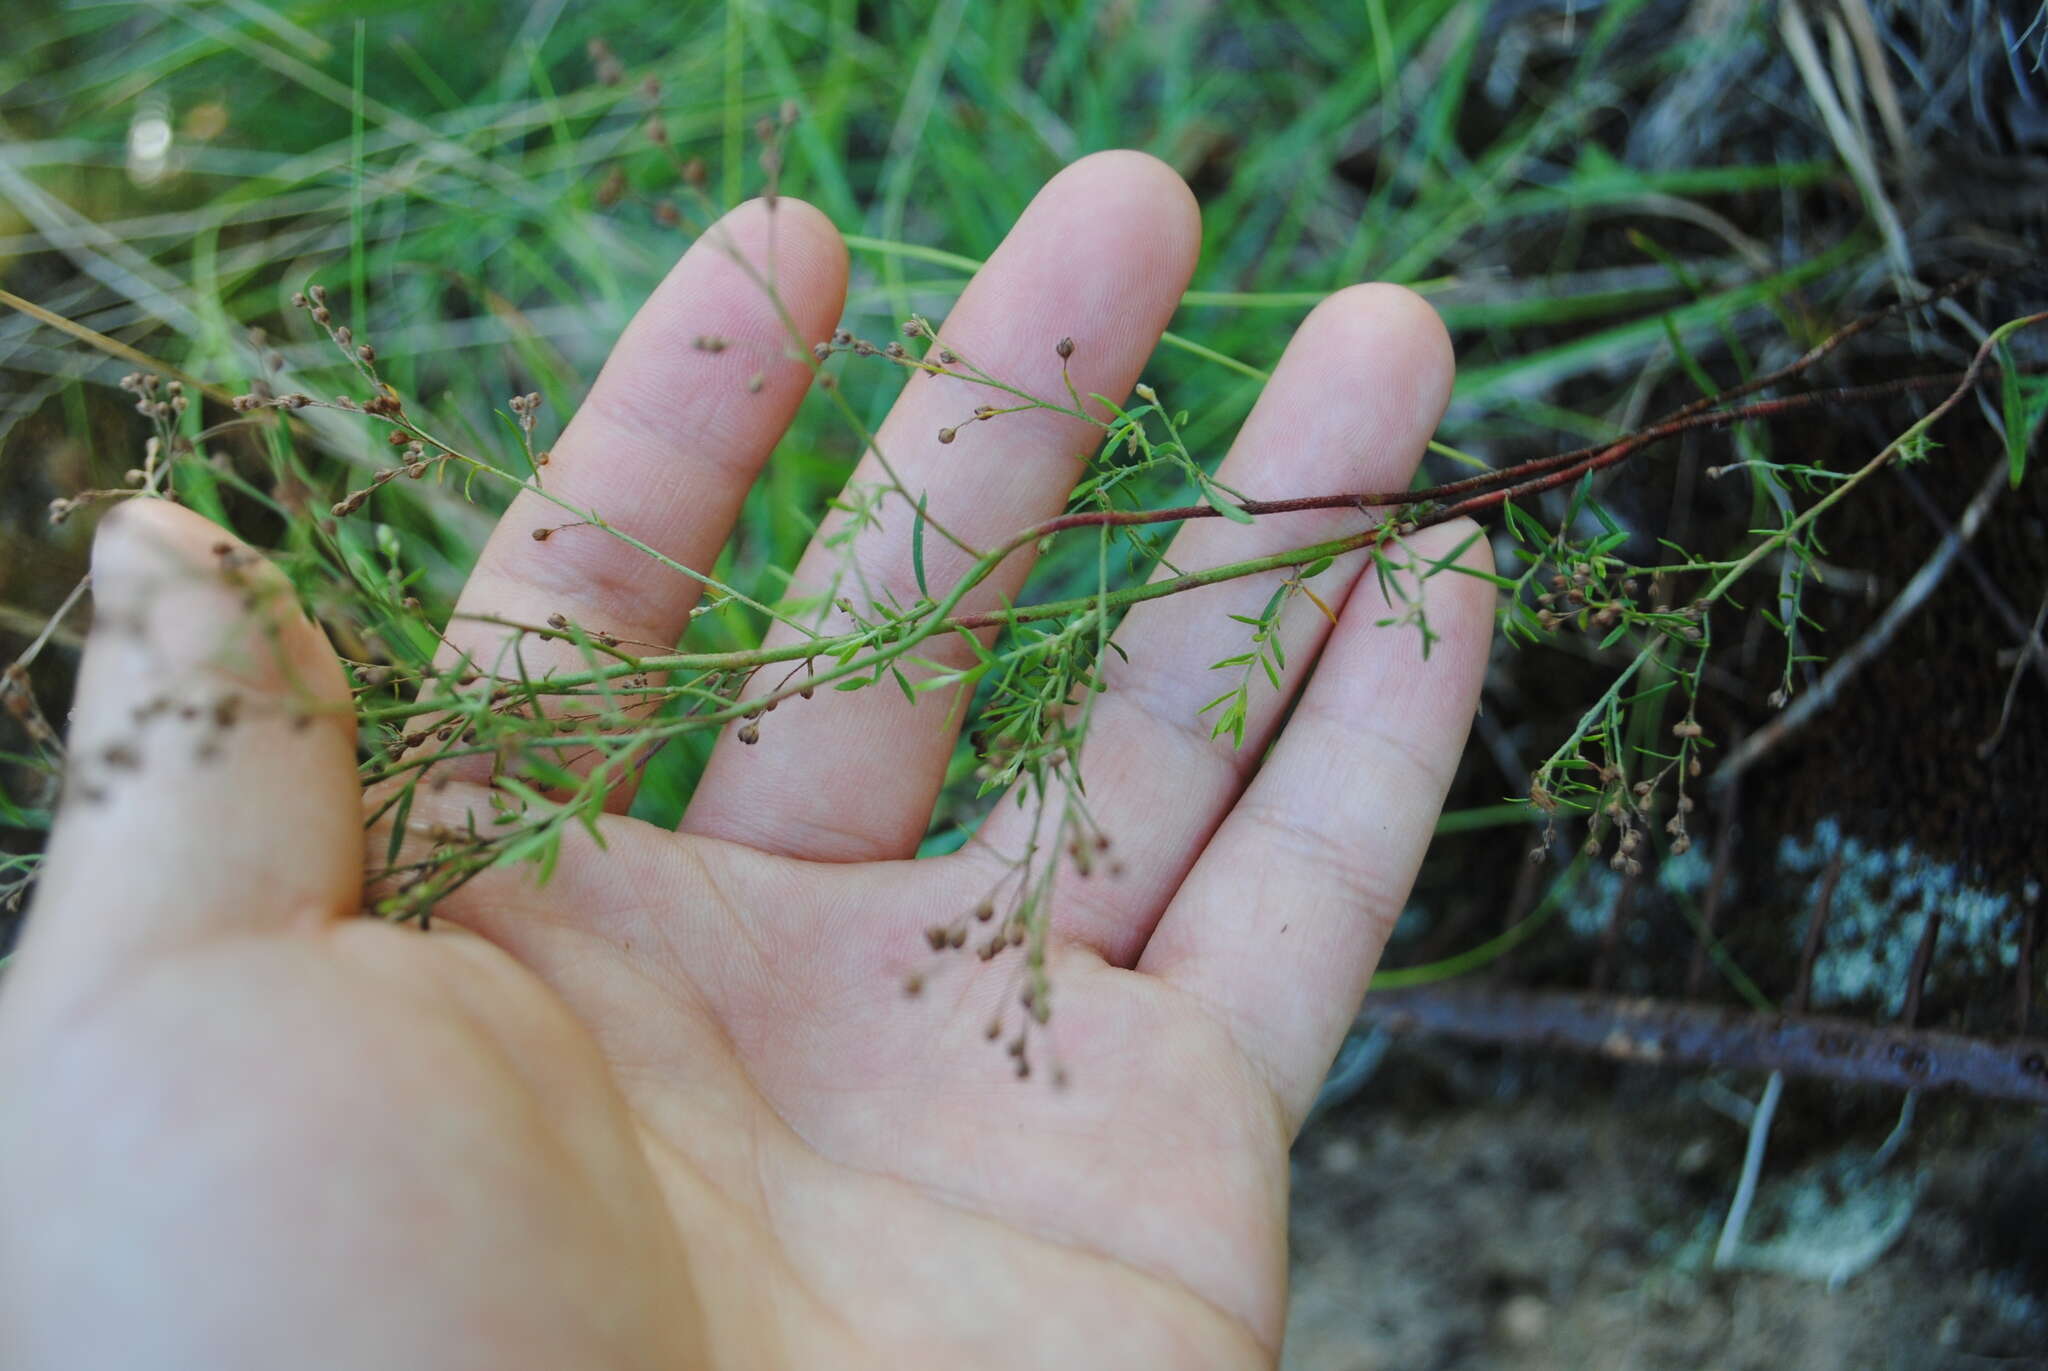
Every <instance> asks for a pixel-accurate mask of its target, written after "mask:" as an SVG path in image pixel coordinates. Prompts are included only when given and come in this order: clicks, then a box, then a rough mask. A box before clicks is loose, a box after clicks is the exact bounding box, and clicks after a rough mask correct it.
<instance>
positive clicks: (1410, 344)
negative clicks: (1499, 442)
mask: <svg viewBox="0 0 2048 1371" xmlns="http://www.w3.org/2000/svg"><path fill="white" fill-rule="evenodd" d="M1296 338H1297V339H1299V340H1302V341H1303V342H1306V343H1307V344H1308V346H1309V347H1311V348H1313V349H1314V350H1316V351H1318V352H1320V353H1323V354H1325V355H1327V356H1329V357H1331V358H1333V359H1335V360H1336V361H1338V362H1339V363H1340V364H1343V363H1353V362H1356V361H1359V360H1363V361H1365V362H1366V364H1367V365H1368V366H1369V367H1370V368H1372V369H1373V371H1374V372H1375V373H1376V374H1375V375H1373V376H1372V377H1371V378H1370V379H1371V380H1373V381H1374V383H1375V384H1377V385H1379V386H1381V387H1382V388H1384V389H1387V390H1388V391H1389V392H1390V394H1391V395H1392V397H1393V398H1394V400H1395V402H1396V403H1398V404H1399V405H1401V406H1402V407H1403V408H1405V409H1406V410H1408V411H1409V412H1412V413H1415V414H1420V415H1425V416H1427V417H1428V420H1429V423H1430V425H1431V427H1434V426H1435V424H1436V421H1437V420H1438V419H1440V418H1442V417H1443V412H1444V409H1445V407H1446V406H1448V405H1449V404H1450V401H1451V382H1452V381H1453V380H1454V379H1455V378H1456V375H1457V357H1456V353H1455V352H1454V351H1453V349H1452V347H1451V335H1450V331H1449V330H1448V329H1446V328H1445V327H1444V321H1443V316H1442V315H1440V314H1438V313H1437V312H1436V308H1435V306H1433V305H1431V304H1430V303H1429V301H1427V300H1425V299H1423V298H1422V297H1421V296H1420V295H1417V294H1416V293H1415V292H1414V291H1412V290H1409V289H1408V288H1407V287H1406V286H1397V285H1391V284H1389V283H1387V282H1384V281H1369V282H1365V283H1362V284H1359V285H1352V286H1345V287H1344V288H1343V289H1341V290H1338V291H1334V292H1332V293H1331V294H1330V295H1328V296H1327V297H1325V298H1324V299H1323V300H1321V301H1320V302H1319V303H1318V304H1317V305H1316V307H1315V308H1314V309H1313V310H1311V311H1309V315H1308V318H1306V319H1304V320H1303V321H1302V324H1301V328H1300V329H1299V330H1297V332H1296ZM1289 350H1290V351H1292V350H1293V348H1291V347H1290V349H1289ZM1354 379H1364V378H1357V377H1354Z"/></svg>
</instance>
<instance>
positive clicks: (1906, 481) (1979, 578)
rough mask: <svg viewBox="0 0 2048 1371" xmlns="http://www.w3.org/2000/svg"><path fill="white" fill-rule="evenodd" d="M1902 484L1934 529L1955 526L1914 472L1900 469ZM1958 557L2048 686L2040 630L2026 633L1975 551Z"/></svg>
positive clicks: (2046, 655)
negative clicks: (1930, 496) (1929, 495)
mask: <svg viewBox="0 0 2048 1371" xmlns="http://www.w3.org/2000/svg"><path fill="white" fill-rule="evenodd" d="M1899 484H1900V485H1902V486H1904V487H1905V488H1906V493H1907V494H1908V495H1910V496H1912V497H1913V503H1915V504H1917V505H1919V506H1920V512H1921V513H1923V514H1925V515H1926V516H1927V521H1928V522H1929V523H1931V524H1933V525H1934V526H1935V528H1937V529H1939V530H1940V531H1941V532H1943V533H1947V532H1948V531H1949V530H1950V529H1951V528H1953V527H1954V525H1953V524H1951V523H1949V521H1948V516H1947V515H1945V514H1943V513H1942V512H1941V509H1940V507H1939V506H1937V505H1936V504H1935V503H1934V501H1933V500H1932V499H1930V498H1928V494H1927V488H1926V486H1925V485H1924V484H1923V483H1922V482H1921V481H1920V480H1919V479H1918V478H1917V477H1915V476H1914V475H1913V473H1912V472H1910V471H1906V470H1904V469H1903V468H1902V469H1901V470H1900V471H1899ZM1958 556H1959V557H1960V560H1961V561H1962V564H1963V570H1964V571H1965V572H1967V573H1969V577H1970V579H1971V580H1972V581H1974V582H1976V584H1977V593H1978V594H1980V595H1982V596H1983V597H1984V603H1985V604H1987V605H1989V606H1991V611H1992V613H1994V614H1996V615H1997V616H1998V621H1999V622H2000V623H2002V624H2004V625H2005V631H2006V632H2008V633H2010V634H2012V636H2013V637H2015V638H2017V639H2019V642H2020V656H2022V657H2023V658H2026V659H2028V660H2030V661H2032V662H2033V664H2034V672H2035V674H2036V675H2038V676H2039V677H2040V678H2041V681H2042V683H2043V684H2044V685H2048V646H2043V645H2042V642H2041V635H2040V631H2039V630H2038V629H2037V630H2035V632H2034V633H2032V634H2029V633H2028V632H2027V621H2026V620H2024V619H2022V618H2020V612H2019V611H2018V610H2016V609H2014V608H2013V607H2012V601H2010V600H2008V599H2006V598H2005V592H2004V591H2003V590H2001V589H2000V588H1999V585H1998V582H1996V581H1994V580H1992V579H1991V577H1990V575H1989V574H1988V573H1987V572H1986V571H1985V570H1984V564H1983V563H1982V562H1981V561H1979V560H1978V559H1977V554H1976V553H1974V552H1972V551H1971V550H1970V549H1969V548H1964V549H1963V550H1962V552H1961V553H1960V554H1958Z"/></svg>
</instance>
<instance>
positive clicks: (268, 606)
mask: <svg viewBox="0 0 2048 1371" xmlns="http://www.w3.org/2000/svg"><path fill="white" fill-rule="evenodd" d="M92 588H93V613H94V635H93V636H94V637H95V638H96V639H98V640H100V641H101V644H102V646H101V647H100V651H101V652H102V653H106V652H117V649H116V648H115V647H114V645H113V643H112V642H109V641H108V640H110V639H113V640H119V641H120V642H122V643H125V645H126V650H125V652H117V655H124V656H133V657H134V659H135V660H134V665H135V666H136V667H137V668H138V669H139V670H141V671H142V672H143V675H144V678H145V679H155V680H160V681H169V680H173V679H176V678H179V677H181V676H183V675H185V674H187V673H190V672H194V671H199V672H205V673H209V674H214V675H218V676H221V677H223V678H227V679H230V680H232V681H233V682H234V683H235V684H236V685H237V686H239V687H241V688H244V689H250V690H256V691H260V692H265V693H281V694H287V695H295V696H298V697H299V698H300V707H303V708H306V709H308V710H309V711H310V712H311V713H312V714H313V716H314V717H315V718H316V719H319V718H321V717H322V716H326V717H327V718H329V719H331V720H332V721H333V722H334V724H335V725H336V726H337V727H338V728H339V729H340V731H341V732H343V733H344V734H345V735H346V736H347V737H348V738H349V739H350V740H351V747H352V746H353V738H354V727H353V724H352V723H351V722H350V721H349V719H348V717H347V715H346V711H345V709H344V708H343V707H344V706H345V705H346V703H347V700H348V688H347V682H346V681H345V680H344V679H343V677H342V674H341V666H340V663H339V662H338V661H336V659H335V657H334V653H333V651H332V649H331V648H330V647H329V645H328V643H327V639H326V635H325V634H323V633H322V632H321V631H320V630H319V629H318V628H317V627H316V626H315V625H314V624H313V623H312V621H311V620H310V619H308V618H307V617H306V615H305V614H304V612H303V611H302V610H301V608H300V606H299V602H298V596H297V592H296V590H295V589H294V588H293V586H292V584H291V581H290V579H289V578H287V577H286V576H285V574H284V572H283V571H281V570H280V569H279V568H278V567H276V566H275V565H273V564H272V563H271V561H270V560H269V559H268V558H267V557H265V556H264V555H263V554H262V553H260V552H258V551H256V550H255V549H254V548H251V547H250V546H249V545H248V544H247V543H244V542H243V541H242V540H241V539H240V538H237V537H236V536H235V535H234V534H232V533H230V532H229V531H228V530H226V529H224V528H222V527H221V526H220V525H219V524H216V523H214V522H213V521H212V520H211V519H208V518H206V517H205V516H204V515H201V514H198V513H196V512H194V511H192V510H190V509H186V508H184V507H182V506H180V505H176V504H173V503H172V502H171V501H169V500H157V499H141V498H137V499H130V500H125V501H123V502H121V503H120V504H118V505H116V506H115V507H114V508H113V509H111V510H109V511H108V512H107V514H106V515H105V516H104V517H102V518H101V520H100V524H99V527H98V529H96V530H95V532H94V537H93V547H92ZM124 690H125V687H124Z"/></svg>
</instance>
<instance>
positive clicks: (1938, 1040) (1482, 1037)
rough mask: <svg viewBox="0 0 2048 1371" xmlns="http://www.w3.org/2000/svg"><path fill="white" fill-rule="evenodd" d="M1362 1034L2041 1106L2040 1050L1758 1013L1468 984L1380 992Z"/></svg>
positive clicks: (2045, 1045)
mask: <svg viewBox="0 0 2048 1371" xmlns="http://www.w3.org/2000/svg"><path fill="white" fill-rule="evenodd" d="M1360 1022H1361V1024H1363V1025H1368V1026H1370V1025H1384V1026H1385V1027H1386V1028H1388V1029H1389V1030H1391V1031H1393V1032H1396V1033H1434V1034H1438V1035H1441V1036H1444V1037H1449V1038H1458V1039H1461V1040H1463V1041H1466V1042H1479V1043H1491V1044H1499V1045H1512V1046H1520V1047H1541V1048H1566V1049H1570V1050H1572V1051H1576V1052H1590V1053H1594V1054H1597V1055H1599V1056H1603V1057H1609V1058H1613V1059H1615V1060H1617V1061H1627V1062H1640V1063H1645V1064H1650V1065H1659V1066H1679V1067H1691V1068H1702V1067H1704V1068H1707V1069H1710V1070H1756V1071H1782V1072H1784V1073H1786V1074H1787V1075H1793V1076H1809V1077H1817V1078H1820V1079H1824V1080H1832V1081H1842V1082H1848V1083H1853V1084H1859V1085H1879V1086H1888V1087H1890V1088H1892V1089H1897V1090H1960V1091H1963V1092H1965V1093H1968V1094H1972V1095H1979V1096H1984V1097H1986V1098H1992V1099H2005V1100H2021V1101H2025V1102H2027V1103H2030V1104H2048V1042H2041V1041H2037V1040H2029V1039H2017V1040H2011V1041H2006V1042H1990V1041H1986V1040H1983V1039H1980V1038H1974V1037H1970V1036H1967V1035H1965V1034H1962V1033H1954V1032H1949V1031H1946V1030H1942V1029H1926V1028H1921V1029H1914V1028H1904V1027H1895V1026H1880V1025H1875V1024H1867V1023H1861V1022H1858V1021H1856V1020H1853V1019H1838V1018H1826V1017H1821V1016H1817V1015H1816V1016H1800V1015H1789V1014H1773V1013H1757V1012H1754V1011H1750V1010H1737V1009H1723V1008H1719V1007H1716V1006H1711V1005H1701V1004H1683V1003H1671V1002H1659V1001H1656V1000H1648V999H1638V998H1634V997H1628V996H1616V995H1589V994H1582V993H1573V992H1560V991H1538V990H1507V989H1502V988H1500V987H1498V986H1471V985H1464V984H1448V985H1430V986H1415V987H1410V988H1407V989H1401V990H1382V991H1376V992H1374V993H1373V994H1372V995H1371V996H1369V997H1367V999H1366V1002H1365V1007H1364V1009H1363V1010H1362V1011H1361V1014H1360Z"/></svg>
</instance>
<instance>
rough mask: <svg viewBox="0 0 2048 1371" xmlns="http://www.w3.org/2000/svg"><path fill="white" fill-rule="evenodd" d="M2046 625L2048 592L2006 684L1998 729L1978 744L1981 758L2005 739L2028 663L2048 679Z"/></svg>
mask: <svg viewBox="0 0 2048 1371" xmlns="http://www.w3.org/2000/svg"><path fill="white" fill-rule="evenodd" d="M2044 624H2048V592H2044V593H2043V594H2042V596H2041V608H2040V609H2039V610H2037V611H2035V614H2034V626H2033V627H2032V628H2030V629H2028V630H2027V634H2026V637H2025V638H2023V639H2021V641H2020V655H2019V660H2018V661H2016V662H2014V663H2013V664H2012V679H2011V680H2009V681H2007V682H2006V683H2005V704H2004V705H2003V706H2002V707H2001V708H2000V709H1999V711H1998V727H1997V728H1995V729H1993V730H1992V732H1991V736H1990V737H1989V738H1986V739H1985V740H1984V741H1983V742H1981V743H1979V744H1977V756H1978V757H1979V758H1987V757H1989V756H1990V755H1991V754H1992V753H1994V752H1996V751H1998V744H1999V740H2000V739H2002V738H2004V737H2005V730H2006V726H2007V725H2008V724H2010V723H2011V722H2012V706H2013V701H2014V700H2015V699H2017V698H2018V697H2019V693H2020V677H2021V676H2023V675H2025V674H2026V670H2027V663H2028V662H2030V661H2031V662H2032V663H2033V664H2034V666H2035V668H2036V669H2037V670H2039V671H2041V672H2042V673H2043V676H2044V677H2048V666H2043V665H2042V658H2043V656H2044V655H2048V654H2044V653H2043V651H2042V648H2041V628H2042V626H2043V625H2044Z"/></svg>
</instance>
